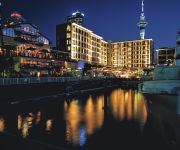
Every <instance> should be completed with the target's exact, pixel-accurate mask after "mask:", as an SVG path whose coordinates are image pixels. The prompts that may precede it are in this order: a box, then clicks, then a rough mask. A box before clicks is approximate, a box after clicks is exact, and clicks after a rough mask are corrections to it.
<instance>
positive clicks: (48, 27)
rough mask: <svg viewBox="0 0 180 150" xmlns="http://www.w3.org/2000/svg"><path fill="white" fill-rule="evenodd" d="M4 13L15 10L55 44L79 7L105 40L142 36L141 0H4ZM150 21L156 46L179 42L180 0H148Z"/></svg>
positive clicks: (149, 34) (148, 32) (149, 32)
mask: <svg viewBox="0 0 180 150" xmlns="http://www.w3.org/2000/svg"><path fill="white" fill-rule="evenodd" d="M1 1H2V3H3V12H4V16H8V15H9V14H10V13H11V12H12V11H18V12H20V13H21V14H22V15H23V16H24V18H26V19H27V20H29V21H30V22H31V23H33V24H35V25H37V26H39V28H40V31H41V32H42V33H43V34H44V35H46V36H47V37H48V38H49V39H50V40H51V41H52V42H53V45H55V35H56V34H55V30H56V29H55V28H56V25H57V24H60V23H64V22H65V21H66V17H67V16H68V15H71V14H72V13H73V12H74V11H76V10H79V11H81V12H83V13H84V14H85V26H86V27H87V28H88V29H90V30H92V31H94V33H96V34H98V35H100V36H102V37H104V39H106V40H112V41H126V40H135V39H139V38H140V37H139V29H138V27H137V22H138V21H139V16H140V12H141V0H1ZM144 3H145V16H146V20H147V22H148V26H147V28H146V36H145V37H146V38H152V39H153V40H154V42H155V48H158V47H167V46H169V47H173V46H175V45H176V37H177V30H178V29H180V0H145V2H144Z"/></svg>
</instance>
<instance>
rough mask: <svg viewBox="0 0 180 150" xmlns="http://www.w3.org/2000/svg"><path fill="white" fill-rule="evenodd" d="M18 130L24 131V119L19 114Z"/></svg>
mask: <svg viewBox="0 0 180 150" xmlns="http://www.w3.org/2000/svg"><path fill="white" fill-rule="evenodd" d="M17 127H18V130H20V129H22V117H21V115H20V114H19V115H18V124H17Z"/></svg>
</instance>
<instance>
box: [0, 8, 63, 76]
mask: <svg viewBox="0 0 180 150" xmlns="http://www.w3.org/2000/svg"><path fill="white" fill-rule="evenodd" d="M2 31H3V38H2V42H1V43H0V46H1V52H0V53H1V55H6V56H8V57H11V58H13V60H14V65H15V67H14V69H15V70H14V71H15V72H17V73H18V74H20V75H23V74H26V76H36V75H40V76H45V75H53V74H54V73H55V72H56V71H57V69H59V66H58V64H59V63H58V61H57V60H56V57H55V55H54V53H52V51H51V46H50V41H49V39H48V38H46V37H45V36H44V35H42V34H41V33H40V31H39V28H38V27H37V26H35V25H34V24H31V23H29V22H28V21H27V20H26V19H25V18H24V17H23V16H22V15H21V14H19V13H18V12H14V13H12V14H11V15H10V17H9V18H8V19H7V20H6V21H5V24H4V25H3V30H2ZM2 43H3V44H2Z"/></svg>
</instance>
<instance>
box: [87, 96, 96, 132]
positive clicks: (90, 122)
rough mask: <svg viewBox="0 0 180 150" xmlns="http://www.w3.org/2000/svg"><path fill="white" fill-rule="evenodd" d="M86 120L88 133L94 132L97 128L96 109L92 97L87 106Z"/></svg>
mask: <svg viewBox="0 0 180 150" xmlns="http://www.w3.org/2000/svg"><path fill="white" fill-rule="evenodd" d="M85 121H86V129H87V134H88V135H91V134H93V132H94V128H95V110H94V104H93V100H92V97H89V99H88V100H87V103H86V106H85Z"/></svg>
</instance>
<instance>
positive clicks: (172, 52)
mask: <svg viewBox="0 0 180 150" xmlns="http://www.w3.org/2000/svg"><path fill="white" fill-rule="evenodd" d="M175 56H176V48H169V47H163V48H159V49H157V64H158V65H164V64H167V63H168V62H167V61H170V62H171V63H172V64H175Z"/></svg>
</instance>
